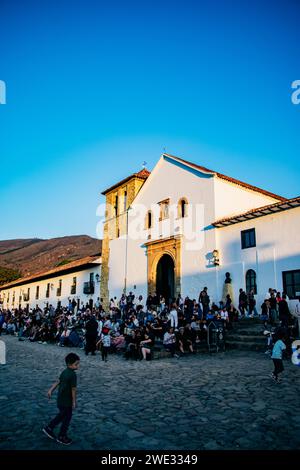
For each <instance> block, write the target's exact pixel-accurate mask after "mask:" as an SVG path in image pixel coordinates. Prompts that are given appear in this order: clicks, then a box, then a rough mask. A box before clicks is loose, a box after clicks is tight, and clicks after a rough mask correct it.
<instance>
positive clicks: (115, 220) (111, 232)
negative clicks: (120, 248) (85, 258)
mask: <svg viewBox="0 0 300 470" xmlns="http://www.w3.org/2000/svg"><path fill="white" fill-rule="evenodd" d="M149 175H150V172H149V171H148V170H146V168H143V169H142V170H141V171H139V172H138V173H133V175H131V176H128V177H127V178H125V179H124V180H122V181H120V182H119V183H116V184H115V185H113V186H111V187H110V188H108V189H106V190H105V191H103V192H102V194H103V196H105V197H106V207H105V221H104V228H103V242H102V266H101V283H100V298H102V299H103V306H104V309H107V308H108V305H109V298H110V294H109V288H108V281H109V242H110V241H111V240H115V239H117V238H119V237H120V236H122V235H126V231H127V211H128V209H129V207H130V205H131V204H132V202H133V200H134V198H135V197H136V195H137V193H138V192H139V190H140V189H141V187H142V186H143V184H144V183H145V181H146V179H147V178H148V176H149Z"/></svg>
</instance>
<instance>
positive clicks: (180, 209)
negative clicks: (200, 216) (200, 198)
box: [178, 197, 188, 218]
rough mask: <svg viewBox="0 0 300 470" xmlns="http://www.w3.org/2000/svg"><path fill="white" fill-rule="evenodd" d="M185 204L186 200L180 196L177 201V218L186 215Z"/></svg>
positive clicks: (186, 204)
mask: <svg viewBox="0 0 300 470" xmlns="http://www.w3.org/2000/svg"><path fill="white" fill-rule="evenodd" d="M187 206H188V202H187V199H186V198H185V197H183V198H181V199H180V200H179V201H178V217H179V218H182V217H186V216H187Z"/></svg>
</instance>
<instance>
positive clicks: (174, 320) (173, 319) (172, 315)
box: [169, 304, 178, 329]
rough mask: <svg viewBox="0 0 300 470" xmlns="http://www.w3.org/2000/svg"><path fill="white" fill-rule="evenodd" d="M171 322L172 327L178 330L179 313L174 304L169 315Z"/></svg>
mask: <svg viewBox="0 0 300 470" xmlns="http://www.w3.org/2000/svg"><path fill="white" fill-rule="evenodd" d="M169 320H170V323H171V325H170V326H171V327H172V328H175V329H177V327H178V312H177V308H176V304H172V307H171V311H170V314H169Z"/></svg>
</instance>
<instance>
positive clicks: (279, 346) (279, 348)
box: [271, 331, 286, 383]
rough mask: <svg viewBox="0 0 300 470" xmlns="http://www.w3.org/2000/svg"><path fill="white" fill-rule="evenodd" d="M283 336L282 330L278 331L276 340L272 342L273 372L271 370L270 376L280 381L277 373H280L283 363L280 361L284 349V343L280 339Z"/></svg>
mask: <svg viewBox="0 0 300 470" xmlns="http://www.w3.org/2000/svg"><path fill="white" fill-rule="evenodd" d="M283 337H284V332H283V331H280V332H279V333H278V340H277V341H276V343H275V344H274V347H273V351H272V356H271V357H272V359H273V363H274V372H272V374H271V376H272V379H274V381H275V382H277V383H280V382H281V379H280V378H279V377H278V374H280V373H281V372H282V371H283V370H284V367H283V363H282V353H283V351H284V350H285V349H286V345H285V344H284V342H283V341H282V338H283Z"/></svg>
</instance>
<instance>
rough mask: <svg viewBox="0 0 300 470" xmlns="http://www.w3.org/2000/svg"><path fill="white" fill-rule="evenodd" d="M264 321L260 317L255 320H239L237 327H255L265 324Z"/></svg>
mask: <svg viewBox="0 0 300 470" xmlns="http://www.w3.org/2000/svg"><path fill="white" fill-rule="evenodd" d="M263 323H264V322H263V320H261V319H260V318H259V317H254V318H241V319H240V320H238V321H237V322H236V323H234V324H235V325H236V324H238V325H251V324H252V325H253V324H263Z"/></svg>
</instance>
